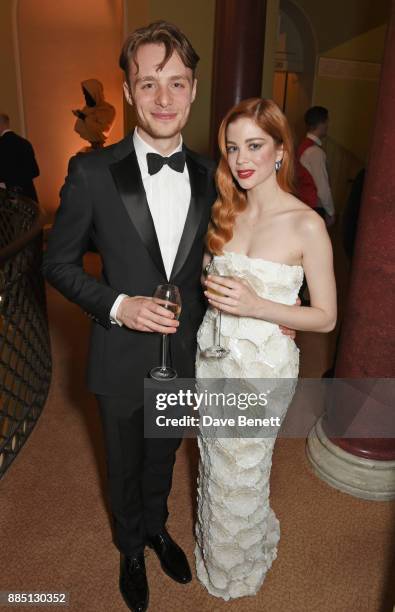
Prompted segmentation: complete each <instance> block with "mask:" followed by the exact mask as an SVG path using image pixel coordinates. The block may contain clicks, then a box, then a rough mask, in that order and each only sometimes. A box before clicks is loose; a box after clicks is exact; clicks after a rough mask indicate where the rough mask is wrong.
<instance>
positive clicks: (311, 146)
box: [296, 106, 335, 227]
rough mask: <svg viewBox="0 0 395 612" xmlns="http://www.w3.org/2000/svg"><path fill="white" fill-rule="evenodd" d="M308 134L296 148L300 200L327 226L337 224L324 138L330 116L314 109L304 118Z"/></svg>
mask: <svg viewBox="0 0 395 612" xmlns="http://www.w3.org/2000/svg"><path fill="white" fill-rule="evenodd" d="M304 120H305V124H306V128H307V134H306V136H305V138H304V139H303V140H302V142H301V143H300V145H299V147H298V149H297V154H296V157H297V197H298V198H299V199H300V200H302V202H304V203H305V204H308V205H309V206H311V207H312V208H314V210H315V211H316V212H317V213H318V214H319V215H321V217H322V218H323V219H325V222H326V224H327V226H328V227H329V226H331V225H333V223H334V222H335V208H334V205H333V197H332V192H331V188H330V185H329V178H328V170H327V161H326V154H325V151H324V150H323V148H322V139H323V138H325V136H326V135H327V132H328V125H329V113H328V109H327V108H324V107H323V106H312V107H311V108H309V110H308V111H306V113H305V116H304Z"/></svg>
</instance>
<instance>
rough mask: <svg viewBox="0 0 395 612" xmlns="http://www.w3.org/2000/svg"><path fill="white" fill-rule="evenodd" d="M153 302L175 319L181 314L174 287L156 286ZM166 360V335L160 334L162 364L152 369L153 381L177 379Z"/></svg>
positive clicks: (179, 301)
mask: <svg viewBox="0 0 395 612" xmlns="http://www.w3.org/2000/svg"><path fill="white" fill-rule="evenodd" d="M154 300H155V302H157V304H160V305H161V306H163V308H166V309H167V310H170V311H171V312H172V313H173V314H174V317H175V318H176V319H178V318H179V316H180V314H181V297H180V292H179V290H178V287H176V285H169V284H166V285H158V286H157V288H156V289H155V293H154ZM166 360H167V334H162V364H161V365H160V366H157V367H155V368H152V370H151V372H150V376H151V378H153V379H154V380H173V379H174V378H177V372H176V370H175V369H174V368H171V367H169V366H168V365H167V363H166Z"/></svg>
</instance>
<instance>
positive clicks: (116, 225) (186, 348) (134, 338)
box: [43, 134, 216, 401]
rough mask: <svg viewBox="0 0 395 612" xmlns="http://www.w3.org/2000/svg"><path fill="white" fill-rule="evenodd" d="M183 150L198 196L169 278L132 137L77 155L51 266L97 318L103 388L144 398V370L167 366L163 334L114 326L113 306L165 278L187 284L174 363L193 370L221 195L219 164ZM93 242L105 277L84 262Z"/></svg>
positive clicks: (94, 359)
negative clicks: (205, 262)
mask: <svg viewBox="0 0 395 612" xmlns="http://www.w3.org/2000/svg"><path fill="white" fill-rule="evenodd" d="M184 150H185V153H186V164H187V168H188V173H189V178H190V185H191V201H190V204H189V209H188V214H187V218H186V221H185V226H184V230H183V234H182V237H181V241H180V243H179V246H178V251H177V255H176V258H175V261H174V266H173V269H172V272H171V276H170V279H169V281H168V280H167V278H166V273H165V269H164V265H163V261H162V256H161V252H160V248H159V243H158V239H157V236H156V233H155V228H154V223H153V220H152V217H151V213H150V210H149V206H148V202H147V199H146V195H145V190H144V186H143V182H142V178H141V173H140V169H139V165H138V162H137V157H136V153H135V151H134V146H133V139H132V135H131V134H129V135H128V136H127V137H126V138H124V139H123V140H122V141H120V142H118V143H117V144H115V145H112V146H109V147H106V148H104V149H101V150H98V151H95V152H92V153H86V154H79V155H77V156H75V157H73V158H72V159H71V160H70V163H69V170H68V176H67V178H66V182H65V185H64V186H63V188H62V191H61V203H60V206H59V209H58V211H57V214H56V219H55V223H54V225H53V228H52V230H51V233H50V237H49V241H48V248H47V251H46V253H45V255H44V262H43V272H44V275H45V277H46V278H47V280H48V281H49V282H50V283H51V284H52V285H53V286H54V287H56V288H57V289H58V290H59V291H60V292H61V293H62V294H63V295H65V296H66V297H67V298H68V299H70V300H71V301H73V302H75V303H77V304H78V305H79V306H81V308H83V309H84V310H85V311H86V313H87V314H88V315H89V316H90V317H91V319H92V320H93V326H92V334H91V342H90V351H89V359H88V387H89V389H90V390H91V391H92V392H94V393H96V394H101V395H112V396H121V397H122V396H124V397H134V398H135V399H138V400H139V401H141V399H142V395H143V379H144V377H146V376H147V374H148V372H149V370H150V369H151V368H152V367H154V366H156V365H160V347H161V336H160V334H158V333H152V332H140V331H134V330H131V329H128V328H127V327H126V326H122V327H120V326H118V325H114V324H111V322H110V310H111V307H112V305H113V303H114V301H115V299H116V298H117V296H118V295H119V294H120V293H125V294H128V295H130V296H139V295H140V296H152V295H153V293H154V290H155V288H156V287H157V285H159V284H162V283H166V282H171V283H173V284H175V285H177V286H178V288H179V290H180V294H181V300H182V310H181V316H180V325H179V328H178V330H177V332H176V333H175V334H174V335H171V336H170V337H169V345H170V356H171V361H172V365H173V366H174V367H175V368H176V370H177V371H178V374H179V376H180V377H191V376H194V363H195V351H196V332H197V329H198V327H199V325H200V323H201V320H202V318H203V314H204V310H205V304H204V299H203V292H202V287H201V284H200V276H201V269H202V258H203V252H204V236H205V234H206V231H207V226H208V222H209V219H210V212H211V206H212V204H213V202H214V200H215V198H216V191H215V184H214V171H215V164H214V162H212V161H210V160H208V159H206V158H204V157H201V156H200V155H197V154H195V153H193V152H192V151H190V150H189V149H187V148H186V147H185V148H184ZM90 240H92V241H93V242H94V244H95V246H96V248H97V251H98V252H99V254H100V256H101V259H102V275H101V278H100V279H99V280H97V279H95V278H93V277H92V276H91V275H89V274H87V273H86V272H85V271H84V269H83V265H82V258H83V255H84V253H85V252H86V251H87V250H88V245H89V243H90Z"/></svg>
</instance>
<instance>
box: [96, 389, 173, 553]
mask: <svg viewBox="0 0 395 612" xmlns="http://www.w3.org/2000/svg"><path fill="white" fill-rule="evenodd" d="M96 398H97V401H98V404H99V409H100V414H101V419H102V424H103V430H104V438H105V445H106V451H107V453H106V454H107V476H108V490H109V499H110V508H111V512H112V516H113V524H114V537H115V544H116V546H117V547H118V549H119V550H120V552H122V553H123V554H125V555H128V556H134V555H135V554H137V553H138V552H141V551H142V550H143V549H144V546H145V543H146V539H147V536H153V535H155V534H156V533H158V532H159V531H160V530H161V529H162V528H163V527H164V525H165V523H166V520H167V517H168V510H167V498H168V496H169V493H170V489H171V483H172V476H173V467H174V462H175V454H176V450H177V448H178V447H179V445H180V443H181V439H180V438H177V439H175V438H174V439H158V438H151V439H150V438H144V407H143V406H138V407H136V405H135V404H134V402H133V400H131V399H129V398H125V397H109V396H105V395H97V396H96Z"/></svg>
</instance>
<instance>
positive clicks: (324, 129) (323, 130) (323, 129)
mask: <svg viewBox="0 0 395 612" xmlns="http://www.w3.org/2000/svg"><path fill="white" fill-rule="evenodd" d="M318 127H319V138H325V136H326V135H327V134H328V127H329V117H328V119H327V120H326V121H323V122H322V123H320V124H319V126H318Z"/></svg>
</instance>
